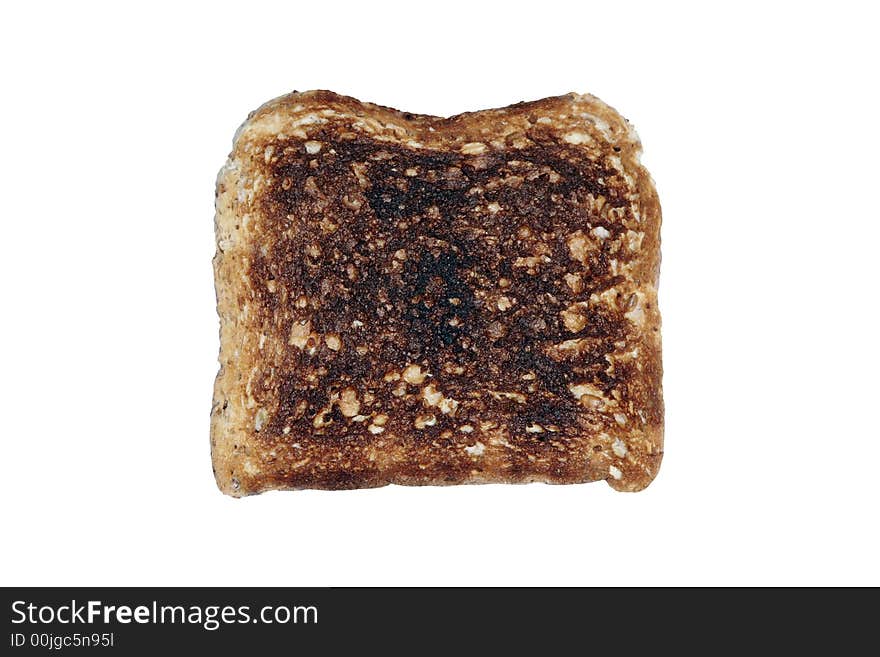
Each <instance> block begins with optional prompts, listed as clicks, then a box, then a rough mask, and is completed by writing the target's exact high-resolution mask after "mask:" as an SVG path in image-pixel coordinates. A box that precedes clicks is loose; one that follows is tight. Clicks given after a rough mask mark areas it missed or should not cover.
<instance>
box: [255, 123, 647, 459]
mask: <svg viewBox="0 0 880 657" xmlns="http://www.w3.org/2000/svg"><path fill="white" fill-rule="evenodd" d="M351 132H352V130H351V129H350V126H344V125H342V126H337V127H336V128H335V129H334V130H332V131H331V130H328V131H325V132H324V133H319V134H317V135H315V136H313V140H315V141H317V142H320V143H321V144H322V147H321V150H320V151H319V152H317V153H309V152H307V150H306V148H305V145H304V144H303V143H302V142H301V141H299V140H296V139H290V140H283V141H277V142H274V143H273V148H274V153H275V156H276V158H277V159H275V160H272V161H270V162H269V163H267V164H266V165H265V167H264V173H265V177H266V180H267V185H268V189H267V190H266V191H264V192H262V193H261V194H260V195H258V201H257V204H258V208H257V209H258V214H259V216H260V217H261V221H262V222H263V223H262V224H261V225H260V226H259V228H258V230H259V231H260V235H262V236H263V239H259V238H258V239H255V244H254V251H253V254H252V258H251V265H250V271H249V275H250V278H251V280H252V282H253V286H254V290H255V292H256V294H257V296H258V299H259V305H260V312H261V313H262V317H261V319H262V321H264V322H265V324H266V325H267V326H270V327H272V330H277V331H282V332H284V334H285V335H284V337H285V338H286V334H287V332H288V331H289V330H290V328H291V326H292V325H293V322H294V321H299V320H304V319H309V320H310V321H311V331H312V332H313V333H314V334H315V335H316V336H317V340H316V341H314V344H312V343H310V346H311V347H314V348H313V349H312V348H309V347H307V348H297V347H295V346H289V347H288V351H289V353H287V354H286V355H285V360H284V363H285V368H286V373H285V374H284V375H283V376H281V377H278V378H277V381H279V383H277V391H276V392H277V395H276V396H277V399H278V404H277V408H275V410H274V412H273V415H272V418H271V421H270V424H269V425H268V426H267V427H266V428H265V429H264V431H262V432H261V438H268V437H272V436H274V437H275V438H276V439H280V440H283V439H284V436H285V435H288V434H285V433H284V429H285V428H287V430H288V432H289V434H291V435H296V436H299V437H302V436H304V435H305V436H307V435H314V434H317V435H320V436H322V439H335V440H351V439H353V438H355V437H360V439H369V438H370V437H371V435H370V434H369V433H368V432H367V427H368V426H369V425H370V419H369V418H371V417H372V416H375V414H377V413H381V414H383V415H387V416H388V419H387V421H386V424H385V427H386V428H387V430H389V431H390V432H393V433H394V435H397V436H404V437H409V438H411V439H413V440H422V439H430V440H441V439H442V440H446V441H449V440H453V441H454V440H458V439H462V440H468V441H469V442H472V439H471V438H467V437H464V435H463V434H460V433H457V432H456V429H457V428H458V427H459V426H461V425H462V424H465V423H478V422H480V421H491V420H495V421H497V422H499V424H501V425H503V426H508V427H509V428H510V432H511V440H526V441H530V442H537V443H541V442H546V441H549V440H552V439H562V438H563V437H564V436H568V435H576V434H577V432H578V431H579V430H580V424H579V423H580V421H581V419H582V418H583V416H584V415H585V414H589V413H590V411H589V410H588V409H585V408H584V407H582V406H581V405H580V404H579V403H578V401H577V400H576V399H575V398H574V397H573V395H572V394H571V392H570V390H569V386H570V385H571V384H573V383H575V382H585V381H586V382H590V383H592V384H593V385H595V386H597V387H599V388H600V389H602V390H605V391H608V392H609V393H610V392H611V391H612V390H615V389H622V388H625V387H626V384H627V381H628V379H629V377H632V376H634V374H633V373H632V372H630V371H628V370H626V369H624V368H618V369H617V370H616V371H615V372H614V374H613V375H612V374H609V373H608V371H607V369H608V360H607V359H606V355H607V354H609V353H610V352H611V351H612V350H613V349H614V347H613V344H614V342H615V341H619V340H622V339H626V338H627V330H628V329H627V322H626V321H625V320H624V319H623V317H622V313H621V312H620V311H612V310H608V309H607V308H604V307H601V306H598V307H595V308H594V307H592V306H591V307H590V308H589V310H585V314H586V319H587V321H586V324H585V326H584V327H583V329H582V330H580V331H577V332H574V333H573V332H571V331H570V330H569V329H567V328H566V327H565V326H564V325H563V322H562V321H561V319H560V312H562V311H563V310H565V309H566V308H567V307H568V306H569V305H570V304H572V303H574V302H577V301H586V300H588V299H589V296H590V294H592V293H593V292H601V291H602V290H605V289H607V288H609V287H611V286H613V285H614V284H615V283H616V282H618V281H619V279H616V278H615V277H614V276H613V275H612V271H611V265H610V260H611V255H612V254H609V253H607V252H606V250H605V247H604V246H603V247H601V248H598V249H596V250H593V251H591V253H590V255H589V259H588V261H587V262H585V263H583V264H582V263H578V262H575V261H573V260H572V258H571V256H570V254H569V248H568V246H567V243H566V237H567V236H568V235H570V234H571V233H572V232H574V231H576V230H579V229H580V230H586V227H587V226H588V225H592V226H600V225H601V226H603V227H605V228H606V229H607V230H608V231H609V232H610V233H611V234H612V239H610V240H608V243H609V244H611V243H613V241H614V240H613V238H614V237H616V236H618V235H619V234H620V232H621V231H622V230H625V229H624V228H622V227H621V225H620V222H616V223H615V222H603V221H602V220H601V218H600V217H597V216H591V215H590V214H589V212H588V210H587V209H585V208H586V207H587V205H586V203H585V199H586V198H587V196H588V195H592V196H593V197H596V196H599V195H602V196H605V198H606V199H607V203H608V204H609V205H610V207H621V206H622V205H624V204H625V199H624V198H622V196H621V195H620V193H619V191H618V190H619V188H620V187H621V185H620V184H619V182H618V183H617V184H613V181H614V177H615V176H616V175H617V174H616V172H615V171H613V170H609V169H606V168H604V167H602V166H601V165H599V164H597V163H595V162H593V161H591V160H589V159H587V158H586V157H585V156H584V155H583V153H581V152H580V151H578V149H575V148H568V147H565V146H563V145H560V144H558V143H555V142H548V141H546V140H543V141H540V143H538V144H537V145H535V146H532V147H530V148H526V149H522V150H517V151H510V152H504V153H499V152H494V151H490V152H488V153H486V154H483V155H480V156H462V155H460V154H458V153H451V152H436V151H428V150H423V149H418V150H417V149H412V148H406V147H403V146H400V145H393V144H388V143H382V142H376V141H372V140H368V139H364V138H354V139H346V138H342V137H341V136H340V134H341V133H351ZM613 255H614V257H615V258H617V259H618V260H622V259H625V255H623V254H616V253H615V254H613ZM528 258H537V260H535V262H536V263H537V264H535V265H534V266H533V267H531V268H530V267H528V266H527V265H524V264H522V262H528V260H527V259H528ZM574 270H577V271H579V272H580V273H581V275H582V278H583V281H584V286H583V290H582V291H580V292H579V293H577V294H574V293H572V292H571V290H569V289H568V288H567V287H566V286H565V284H564V282H563V280H564V276H565V274H566V273H568V272H571V271H574ZM281 299H285V301H284V302H282V301H281ZM300 299H302V301H301V303H297V301H298V300H300ZM505 299H506V300H507V301H505ZM329 334H332V335H335V336H338V338H339V340H340V343H341V348H339V349H337V350H334V349H331V348H330V347H329V346H328V343H327V342H326V341H325V340H324V337H325V336H327V335H329ZM577 338H585V339H587V342H586V344H587V346H586V347H584V348H583V349H580V350H578V351H577V353H576V354H573V355H571V356H567V357H565V358H553V357H551V356H550V355H548V348H549V346H551V345H553V344H558V343H560V342H563V341H565V340H571V339H577ZM409 364H417V365H419V366H420V367H421V368H422V370H423V371H424V372H429V373H430V374H431V376H430V377H429V378H427V379H426V380H425V381H424V383H423V384H422V385H413V384H407V383H405V382H402V381H401V380H400V378H399V373H400V372H401V371H402V370H403V368H405V367H406V366H407V365H409ZM389 373H392V375H391V376H386V375H388V374H389ZM395 373H396V374H397V375H398V378H394V374H395ZM427 384H434V385H435V386H436V388H437V389H439V390H440V391H441V392H442V394H443V396H444V397H447V398H452V399H455V400H456V401H457V402H458V407H457V408H456V410H455V411H454V412H453V413H447V414H444V413H441V412H440V411H439V410H438V409H437V408H428V407H426V406H425V404H424V401H423V398H422V396H421V394H422V392H423V388H424V386H425V385H427ZM346 387H352V388H354V389H355V390H356V391H357V395H358V399H359V400H360V403H361V407H360V413H359V414H362V415H364V416H366V417H367V418H368V419H367V420H365V421H362V422H354V421H353V420H352V419H351V418H350V417H346V416H344V415H343V414H342V413H340V412H339V409H338V408H336V407H335V406H333V405H332V404H330V402H329V400H330V399H331V396H332V395H334V394H337V393H338V392H339V391H340V390H342V389H343V388H346ZM401 390H402V392H401ZM493 392H496V393H497V392H503V393H506V394H508V395H510V396H501V397H500V398H499V397H498V396H497V395H493ZM272 396H273V395H267V398H271V397H272ZM328 404H329V405H330V406H331V410H330V411H329V415H328V416H327V418H326V419H327V420H328V422H327V423H326V425H325V426H321V427H320V428H316V427H315V426H314V418H315V416H316V414H317V413H318V412H319V411H321V410H322V409H325V408H327V407H328ZM421 413H427V414H433V415H434V416H435V419H436V423H435V424H432V425H430V426H427V427H425V428H424V429H422V430H414V429H413V427H412V423H413V418H414V417H415V416H416V415H419V414H421ZM535 425H538V426H541V427H546V428H549V429H548V430H546V431H545V432H544V433H534V432H529V431H527V429H528V427H531V426H535ZM450 432H452V433H450Z"/></svg>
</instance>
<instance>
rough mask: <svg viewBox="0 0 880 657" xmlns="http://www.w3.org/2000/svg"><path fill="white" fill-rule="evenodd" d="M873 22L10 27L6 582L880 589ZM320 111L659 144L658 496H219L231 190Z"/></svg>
mask: <svg viewBox="0 0 880 657" xmlns="http://www.w3.org/2000/svg"><path fill="white" fill-rule="evenodd" d="M870 7H871V3H847V2H834V3H827V4H826V5H818V4H810V3H792V4H790V5H789V4H783V3H771V2H761V3H754V4H752V3H732V4H731V6H730V7H728V8H724V9H720V8H717V7H716V6H715V3H695V4H692V5H691V4H686V5H685V4H674V5H670V4H668V3H644V4H633V3H617V2H614V3H612V2H601V3H597V4H595V5H592V4H589V3H585V2H572V3H570V4H564V3H561V2H550V1H548V0H542V1H541V2H529V3H523V4H517V3H515V2H504V3H500V4H498V5H497V6H493V5H491V4H489V3H478V2H473V1H470V2H462V3H457V2H434V3H418V2H406V3H399V4H395V3H378V2H366V1H364V2H358V3H352V5H351V6H350V7H346V6H345V5H344V4H342V3H336V2H308V3H301V5H299V6H298V3H295V2H283V3H281V2H279V3H261V2H252V1H249V2H237V3H210V4H207V3H206V4H205V5H204V6H201V5H197V4H191V5H190V4H187V3H180V2H174V3H168V4H165V3H149V4H145V5H144V6H143V7H141V8H140V9H133V8H131V7H130V6H129V5H128V4H127V3H112V4H109V3H108V4H107V5H97V4H90V3H82V4H80V3H64V4H62V3H58V4H54V5H52V4H43V3H15V4H12V3H9V4H5V5H4V6H3V9H2V10H0V62H2V95H3V100H2V104H0V118H2V127H3V134H2V141H0V153H2V156H0V167H2V171H0V173H2V178H0V180H2V196H0V216H2V247H3V248H2V255H0V281H2V305H0V307H2V321H0V332H2V340H0V345H2V358H0V363H2V365H0V367H2V378H0V390H2V395H0V399H2V421H0V436H2V452H0V454H2V456H0V464H2V484H3V496H2V500H0V509H2V517H0V523H2V527H3V534H4V539H3V541H2V543H0V557H2V558H0V583H2V584H4V585H53V584H71V585H72V584H91V585H136V584H141V585H146V584H150V585H227V584H230V585H343V584H356V585H364V584H367V585H368V584H418V585H421V584H480V585H486V584H528V585H532V584H561V585H568V584H588V585H589V584H604V585H614V584H627V585H629V584H694V585H703V584H873V585H877V584H880V559H878V553H880V530H878V512H877V502H878V500H880V494H878V490H880V478H878V474H877V472H878V463H880V429H878V426H880V423H878V417H877V409H878V403H880V399H878V393H880V385H878V372H880V359H878V348H877V338H878V336H877V333H878V330H877V317H878V309H877V305H878V299H877V296H878V285H877V283H878V275H877V262H878V257H880V256H878V254H880V244H878V238H880V228H878V226H880V223H878V222H880V211H878V200H877V198H878V165H877V154H878V146H880V144H878V141H880V140H878V127H877V126H878V113H880V103H878V84H877V63H878V61H880V52H878V47H877V45H876V44H877V40H876V39H877V37H876V32H877V29H876V28H877V25H878V21H877V16H875V15H873V12H872V11H871V9H870ZM311 88H328V89H332V90H334V91H337V92H341V93H345V94H349V95H353V96H355V97H358V98H360V99H362V100H370V101H375V102H379V103H382V104H385V105H391V106H394V107H398V108H400V109H403V110H406V111H413V112H423V113H432V114H450V113H457V112H461V111H465V110H475V109H480V108H484V107H494V106H501V105H507V104H509V103H511V102H515V101H519V100H531V99H537V98H541V97H544V96H548V95H556V94H560V93H564V92H567V91H572V90H573V91H581V92H591V93H594V94H596V95H598V96H599V97H601V98H602V99H604V100H605V101H607V102H608V103H610V104H611V105H613V106H615V107H616V108H617V109H619V110H620V111H621V112H622V113H623V114H624V115H625V116H627V117H628V118H629V119H630V120H631V121H633V123H634V124H635V125H636V127H637V129H638V130H639V132H640V134H641V137H642V140H643V142H644V147H645V155H644V162H645V163H646V164H647V166H648V167H649V169H650V170H651V172H652V174H653V176H654V178H655V180H656V183H657V187H658V190H659V193H660V198H661V202H662V204H663V213H664V224H663V267H662V274H661V310H662V312H663V319H664V327H663V333H664V361H665V370H666V374H665V380H664V382H665V395H666V404H667V425H666V456H665V460H664V463H663V467H662V469H661V472H660V475H659V476H658V478H657V479H656V481H655V482H654V483H653V484H652V485H651V487H650V488H648V489H647V490H646V491H644V492H643V493H639V494H621V493H615V492H614V491H612V490H611V489H610V488H609V487H608V486H606V485H605V484H603V483H596V484H590V485H582V486H562V487H551V486H545V485H540V484H535V485H529V486H479V487H473V486H471V487H453V488H422V489H412V488H400V487H389V488H384V489H379V490H368V491H351V492H336V493H328V492H313V491H311V492H300V493H270V494H265V495H262V496H258V497H252V498H248V499H244V500H234V499H231V498H228V497H225V496H223V495H222V494H220V493H219V492H218V491H217V489H216V488H215V485H214V481H213V477H212V474H211V464H210V457H209V442H208V427H209V412H210V407H211V388H212V383H213V378H214V375H215V373H216V369H217V352H218V346H219V340H218V319H217V316H216V313H215V309H214V290H213V277H212V270H211V257H212V255H213V253H214V241H213V239H214V238H213V212H214V210H213V200H214V180H215V176H216V173H217V170H218V169H219V168H220V166H221V164H222V163H223V161H224V159H225V157H226V155H227V153H228V151H229V149H230V145H231V139H232V135H233V132H234V131H235V129H236V127H237V126H238V125H239V123H241V121H242V120H243V119H244V118H245V116H246V115H247V113H248V112H249V111H250V110H252V109H254V108H256V107H257V106H258V105H260V104H261V103H262V102H264V101H266V100H268V99H269V98H272V97H273V96H277V95H280V94H282V93H285V92H287V91H290V90H293V89H298V90H305V89H311Z"/></svg>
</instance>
